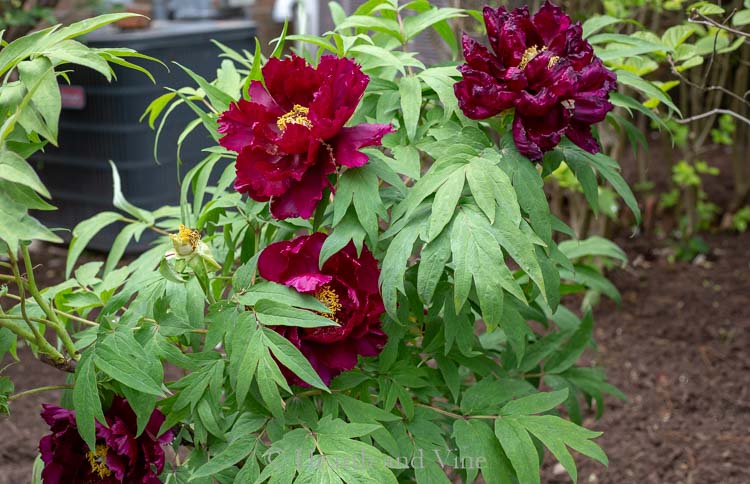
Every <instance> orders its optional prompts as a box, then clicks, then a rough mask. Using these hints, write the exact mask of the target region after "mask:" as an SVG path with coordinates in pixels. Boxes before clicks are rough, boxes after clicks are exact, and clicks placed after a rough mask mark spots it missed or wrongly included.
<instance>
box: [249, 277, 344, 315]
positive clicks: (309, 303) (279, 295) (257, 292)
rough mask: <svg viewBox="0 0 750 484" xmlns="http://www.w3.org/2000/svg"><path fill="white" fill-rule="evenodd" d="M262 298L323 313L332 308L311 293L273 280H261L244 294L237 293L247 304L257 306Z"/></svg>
mask: <svg viewBox="0 0 750 484" xmlns="http://www.w3.org/2000/svg"><path fill="white" fill-rule="evenodd" d="M261 299H266V300H271V301H274V302H276V303H280V304H286V305H287V306H294V307H297V308H304V309H309V310H311V311H319V312H323V313H327V312H330V310H329V309H328V308H327V307H326V306H325V305H324V304H323V303H321V302H320V301H318V300H317V299H315V298H314V297H313V296H311V295H309V294H303V293H301V292H298V291H297V290H296V289H294V288H292V287H287V286H285V285H283V284H278V283H276V282H271V281H261V282H257V283H255V284H253V285H252V286H250V288H248V289H247V291H246V292H245V293H243V294H239V295H237V301H239V302H241V303H242V304H244V305H246V306H255V305H256V304H257V303H258V301H260V300H261Z"/></svg>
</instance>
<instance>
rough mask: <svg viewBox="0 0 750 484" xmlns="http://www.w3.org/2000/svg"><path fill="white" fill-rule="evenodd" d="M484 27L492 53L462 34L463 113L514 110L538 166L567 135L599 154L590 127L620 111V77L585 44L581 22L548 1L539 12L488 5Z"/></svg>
mask: <svg viewBox="0 0 750 484" xmlns="http://www.w3.org/2000/svg"><path fill="white" fill-rule="evenodd" d="M484 23H485V25H486V26H487V36H488V38H489V44H490V47H491V48H492V51H493V52H490V50H489V49H487V48H486V47H484V46H483V45H481V44H479V43H478V42H477V41H475V40H473V39H471V38H469V37H468V36H466V35H464V37H463V49H464V57H465V59H466V64H463V65H461V66H459V71H461V74H463V80H461V81H459V82H457V83H456V84H455V86H454V90H455V93H456V97H457V98H458V103H459V106H460V107H461V110H462V111H463V112H464V114H465V115H466V116H467V117H469V118H471V119H487V118H490V117H492V116H495V115H497V114H500V113H502V112H503V111H506V110H509V109H514V110H515V112H514V119H513V139H514V141H515V143H516V146H517V147H518V151H520V152H521V153H522V154H523V155H525V156H527V157H528V158H530V159H531V160H534V161H538V160H541V159H542V157H543V155H544V153H545V152H546V151H549V150H551V149H553V148H554V147H555V146H557V144H558V143H560V140H561V139H562V137H563V136H567V137H568V138H569V139H570V140H571V141H572V142H573V143H575V144H577V145H578V146H580V147H581V148H583V149H584V150H586V151H588V152H591V153H596V152H598V151H599V143H598V142H597V141H596V139H595V138H594V136H593V134H592V132H591V125H593V124H596V123H598V122H600V121H603V120H604V118H605V117H606V115H607V113H608V112H609V111H611V110H612V109H613V106H612V104H611V103H610V102H609V99H608V98H609V93H610V92H611V91H613V90H615V88H616V82H615V81H616V76H615V74H614V73H613V72H612V71H610V70H609V69H607V68H606V67H604V65H603V64H602V61H601V60H600V59H599V58H597V57H596V56H595V55H594V49H593V48H592V47H591V45H590V44H589V43H588V42H587V41H586V40H584V39H583V31H582V28H581V24H580V23H575V24H574V23H573V22H572V21H571V19H570V17H568V16H567V15H566V14H565V13H563V11H562V10H561V9H560V8H558V7H556V6H555V5H553V4H552V3H550V2H549V1H546V2H545V3H544V5H543V6H542V8H541V9H540V10H539V11H538V12H537V13H536V14H534V15H530V14H529V9H528V7H522V8H517V9H515V10H513V11H510V12H509V11H507V10H506V9H505V7H499V8H496V9H495V8H492V7H485V8H484Z"/></svg>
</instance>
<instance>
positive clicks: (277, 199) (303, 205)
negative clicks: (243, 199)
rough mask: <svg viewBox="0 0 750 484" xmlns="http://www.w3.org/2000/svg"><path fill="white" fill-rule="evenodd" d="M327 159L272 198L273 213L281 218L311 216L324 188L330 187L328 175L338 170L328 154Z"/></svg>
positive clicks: (322, 156)
mask: <svg viewBox="0 0 750 484" xmlns="http://www.w3.org/2000/svg"><path fill="white" fill-rule="evenodd" d="M320 158H325V160H326V161H322V160H321V161H319V162H318V163H316V164H315V165H313V166H311V167H310V168H308V169H307V171H305V172H304V174H303V175H302V179H300V181H298V182H292V184H291V185H290V186H289V189H288V190H286V191H284V193H282V194H280V195H278V196H274V197H273V199H272V200H271V215H273V216H274V218H277V219H279V220H283V219H287V218H292V217H302V218H310V217H312V214H313V212H315V207H317V206H318V203H319V202H320V201H321V200H322V199H323V190H325V189H326V188H328V187H330V186H331V184H330V183H329V181H328V175H330V174H332V173H334V172H335V171H336V166H335V165H334V164H333V162H332V161H331V160H330V158H329V157H328V156H326V155H321V157H320Z"/></svg>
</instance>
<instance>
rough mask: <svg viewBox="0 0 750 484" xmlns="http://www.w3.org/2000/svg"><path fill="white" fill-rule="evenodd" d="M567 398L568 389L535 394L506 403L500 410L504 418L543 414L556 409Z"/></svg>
mask: <svg viewBox="0 0 750 484" xmlns="http://www.w3.org/2000/svg"><path fill="white" fill-rule="evenodd" d="M567 398H568V390H567V389H565V390H558V391H556V392H540V393H535V394H533V395H528V396H525V397H521V398H519V399H517V400H513V401H511V402H508V403H506V404H505V405H504V406H503V408H502V409H501V410H500V413H501V414H502V415H504V416H509V415H533V414H537V413H543V412H547V411H549V410H552V409H553V408H556V407H557V406H558V405H560V404H562V403H563V402H564V401H565V400H567Z"/></svg>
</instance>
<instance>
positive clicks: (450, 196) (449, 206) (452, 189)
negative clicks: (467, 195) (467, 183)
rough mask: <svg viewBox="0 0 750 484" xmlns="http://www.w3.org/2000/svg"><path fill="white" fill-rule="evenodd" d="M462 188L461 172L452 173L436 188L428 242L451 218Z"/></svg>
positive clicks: (462, 178)
mask: <svg viewBox="0 0 750 484" xmlns="http://www.w3.org/2000/svg"><path fill="white" fill-rule="evenodd" d="M463 189H464V176H463V173H457V174H454V175H453V176H452V177H450V178H448V180H446V182H445V183H443V185H442V186H441V187H440V188H438V191H437V192H436V193H435V200H434V201H433V203H432V214H431V215H430V228H429V231H428V235H427V241H428V242H429V241H431V240H434V239H435V238H436V237H437V236H438V235H440V233H441V232H442V231H443V229H444V228H445V226H446V225H448V223H449V222H450V221H451V219H452V218H453V212H454V211H455V210H456V205H458V200H459V198H461V193H462V192H463Z"/></svg>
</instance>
